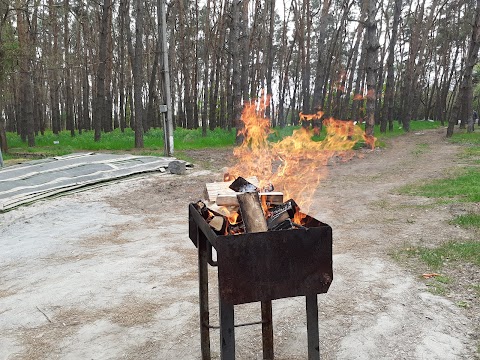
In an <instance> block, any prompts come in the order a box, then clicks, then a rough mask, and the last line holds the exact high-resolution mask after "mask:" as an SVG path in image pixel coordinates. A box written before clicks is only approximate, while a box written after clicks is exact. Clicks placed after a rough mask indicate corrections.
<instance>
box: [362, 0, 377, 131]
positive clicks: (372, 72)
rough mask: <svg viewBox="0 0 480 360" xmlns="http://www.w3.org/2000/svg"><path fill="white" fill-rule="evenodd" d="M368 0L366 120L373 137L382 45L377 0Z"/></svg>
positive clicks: (366, 125) (366, 127) (366, 128)
mask: <svg viewBox="0 0 480 360" xmlns="http://www.w3.org/2000/svg"><path fill="white" fill-rule="evenodd" d="M365 1H368V6H366V9H367V11H368V15H367V22H366V28H367V32H366V34H365V36H366V52H367V55H366V63H365V65H366V73H367V114H366V121H365V135H366V136H367V137H369V138H372V137H373V129H374V126H375V105H376V96H377V88H376V83H377V70H378V49H379V48H380V45H379V43H378V37H377V24H376V21H375V15H376V13H377V0H365Z"/></svg>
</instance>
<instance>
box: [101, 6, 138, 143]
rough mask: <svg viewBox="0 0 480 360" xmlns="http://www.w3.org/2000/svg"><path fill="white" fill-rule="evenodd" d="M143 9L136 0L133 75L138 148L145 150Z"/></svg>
mask: <svg viewBox="0 0 480 360" xmlns="http://www.w3.org/2000/svg"><path fill="white" fill-rule="evenodd" d="M106 1H108V0H106ZM143 9H144V7H143V2H142V0H135V56H134V58H133V61H132V75H133V86H134V95H133V96H134V100H135V147H136V148H143V123H142V122H143V100H142V88H143V17H144V13H143Z"/></svg>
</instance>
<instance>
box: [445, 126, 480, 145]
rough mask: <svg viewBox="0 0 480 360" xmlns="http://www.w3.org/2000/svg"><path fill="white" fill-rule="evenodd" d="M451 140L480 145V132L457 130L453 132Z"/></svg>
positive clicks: (456, 142) (458, 142) (457, 142)
mask: <svg viewBox="0 0 480 360" xmlns="http://www.w3.org/2000/svg"><path fill="white" fill-rule="evenodd" d="M449 141H450V142H452V143H455V144H468V145H480V133H478V128H477V132H471V133H469V132H466V130H465V132H457V133H455V134H453V136H452V137H451V138H449Z"/></svg>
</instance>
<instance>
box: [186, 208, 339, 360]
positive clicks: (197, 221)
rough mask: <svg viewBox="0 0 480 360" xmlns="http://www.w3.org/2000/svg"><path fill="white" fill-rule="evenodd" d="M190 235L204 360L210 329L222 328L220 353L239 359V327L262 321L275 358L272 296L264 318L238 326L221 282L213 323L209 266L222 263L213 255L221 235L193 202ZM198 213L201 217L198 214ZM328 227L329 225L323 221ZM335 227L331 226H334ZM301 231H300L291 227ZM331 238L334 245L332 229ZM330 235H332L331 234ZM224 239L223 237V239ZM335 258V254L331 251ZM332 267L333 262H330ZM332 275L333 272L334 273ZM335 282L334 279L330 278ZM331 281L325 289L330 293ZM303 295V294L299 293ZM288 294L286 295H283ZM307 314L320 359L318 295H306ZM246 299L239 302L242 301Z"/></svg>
mask: <svg viewBox="0 0 480 360" xmlns="http://www.w3.org/2000/svg"><path fill="white" fill-rule="evenodd" d="M189 212H190V215H189V216H190V221H189V226H190V228H189V234H190V239H191V240H192V242H193V243H194V244H195V246H196V247H197V250H198V277H199V309H200V341H201V353H202V359H203V360H210V359H211V349H210V329H215V328H219V329H220V356H221V359H222V360H234V359H235V327H239V326H248V325H253V324H262V346H263V358H264V359H268V360H273V359H274V351H273V322H272V299H261V300H260V303H261V318H262V320H261V321H258V322H253V323H247V324H237V325H235V320H234V319H235V312H234V305H235V304H234V303H230V302H228V301H225V298H224V297H222V291H221V290H222V289H221V288H220V287H221V283H220V282H219V312H220V314H219V318H220V326H212V325H210V313H209V297H208V265H210V266H218V262H217V261H214V260H213V257H212V243H213V245H214V246H216V244H217V245H218V243H216V240H217V239H218V238H224V237H222V236H217V235H216V234H215V233H213V231H212V230H211V229H210V227H209V226H208V224H207V223H206V222H205V221H204V220H203V218H202V217H201V216H200V215H199V213H198V212H197V211H196V209H195V208H194V207H193V206H192V205H190V211H189ZM197 215H198V216H197ZM322 225H325V226H328V225H326V224H322ZM330 230H331V229H330ZM291 231H299V230H291ZM329 236H330V238H329V239H326V240H330V246H331V232H330V235H329ZM327 238H328V236H327ZM222 240H223V239H222ZM330 258H331V253H330ZM330 266H331V264H330ZM330 275H331V276H332V274H330ZM330 282H331V279H330ZM329 285H330V283H328V284H327V285H326V287H325V288H324V289H322V290H321V292H327V290H328V287H329ZM298 295H302V294H298ZM283 297H285V296H283ZM305 299H306V315H307V340H308V359H309V360H319V359H320V343H319V329H318V303H317V294H316V293H314V294H305ZM240 303H243V302H236V304H240Z"/></svg>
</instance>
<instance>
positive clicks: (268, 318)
mask: <svg viewBox="0 0 480 360" xmlns="http://www.w3.org/2000/svg"><path fill="white" fill-rule="evenodd" d="M262 344H263V359H264V360H273V323H272V300H269V301H262Z"/></svg>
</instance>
